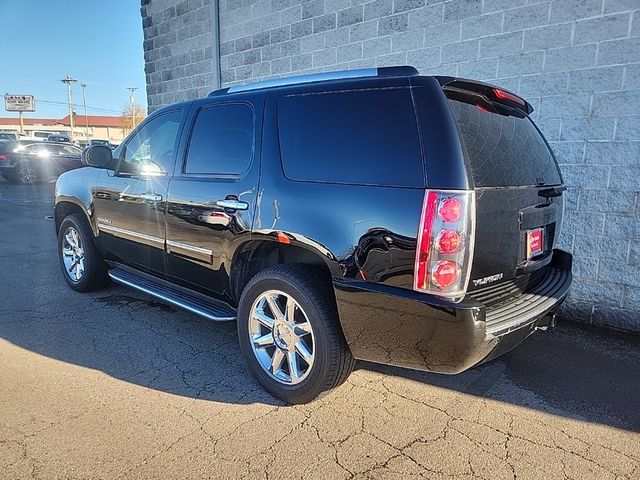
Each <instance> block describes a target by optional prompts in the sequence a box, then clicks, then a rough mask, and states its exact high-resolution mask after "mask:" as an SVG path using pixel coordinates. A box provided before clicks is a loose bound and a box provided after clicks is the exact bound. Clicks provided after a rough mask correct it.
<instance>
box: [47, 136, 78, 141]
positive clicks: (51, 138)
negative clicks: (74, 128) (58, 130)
mask: <svg viewBox="0 0 640 480" xmlns="http://www.w3.org/2000/svg"><path fill="white" fill-rule="evenodd" d="M47 142H56V143H73V142H72V141H71V138H69V137H68V136H67V135H58V134H55V135H49V136H48V137H47Z"/></svg>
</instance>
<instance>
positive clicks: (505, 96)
mask: <svg viewBox="0 0 640 480" xmlns="http://www.w3.org/2000/svg"><path fill="white" fill-rule="evenodd" d="M493 94H494V95H495V96H496V98H497V99H498V100H503V101H506V102H510V103H515V104H516V105H520V106H521V107H524V106H525V105H526V102H525V101H524V99H522V98H520V97H519V96H517V95H514V94H513V93H510V92H507V91H506V90H502V89H501V88H494V89H493Z"/></svg>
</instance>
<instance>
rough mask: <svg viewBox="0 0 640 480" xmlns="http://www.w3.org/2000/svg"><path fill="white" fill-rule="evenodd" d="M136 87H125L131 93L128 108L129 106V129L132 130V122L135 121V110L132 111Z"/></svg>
mask: <svg viewBox="0 0 640 480" xmlns="http://www.w3.org/2000/svg"><path fill="white" fill-rule="evenodd" d="M137 89H138V87H134V86H131V87H127V90H129V91H130V92H131V95H129V104H130V108H131V130H133V127H135V125H134V123H135V111H134V105H135V104H136V90H137Z"/></svg>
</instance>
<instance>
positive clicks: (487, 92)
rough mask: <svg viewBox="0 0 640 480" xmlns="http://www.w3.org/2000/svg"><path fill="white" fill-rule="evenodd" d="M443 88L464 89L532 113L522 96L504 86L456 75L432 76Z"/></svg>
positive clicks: (491, 100) (531, 108) (489, 99)
mask: <svg viewBox="0 0 640 480" xmlns="http://www.w3.org/2000/svg"><path fill="white" fill-rule="evenodd" d="M434 78H435V79H436V80H437V81H438V83H439V84H440V86H441V87H442V89H443V90H464V91H467V92H472V93H475V94H478V95H482V96H483V97H485V99H486V100H488V101H490V102H497V103H502V104H505V105H508V106H510V107H511V108H516V109H518V110H520V111H521V112H523V113H525V114H527V115H531V114H532V113H533V106H532V105H531V104H530V103H529V102H527V101H526V100H525V99H524V98H522V97H520V96H518V95H516V94H515V93H511V92H510V91H508V90H505V89H504V88H500V87H496V86H495V85H490V84H488V83H483V82H477V81H475V80H468V79H466V78H457V77H441V76H436V77H434Z"/></svg>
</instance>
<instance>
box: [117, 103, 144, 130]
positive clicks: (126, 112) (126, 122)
mask: <svg viewBox="0 0 640 480" xmlns="http://www.w3.org/2000/svg"><path fill="white" fill-rule="evenodd" d="M146 116H147V110H146V109H145V108H144V107H143V106H142V105H139V104H137V103H127V104H126V105H125V106H124V107H123V108H122V115H121V116H120V124H121V125H122V129H123V130H124V132H125V134H128V133H129V132H130V131H131V130H133V129H134V128H136V126H137V125H138V124H139V123H140V122H141V121H142V120H144V117H146Z"/></svg>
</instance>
